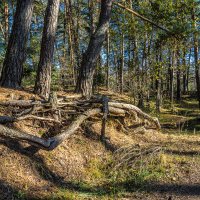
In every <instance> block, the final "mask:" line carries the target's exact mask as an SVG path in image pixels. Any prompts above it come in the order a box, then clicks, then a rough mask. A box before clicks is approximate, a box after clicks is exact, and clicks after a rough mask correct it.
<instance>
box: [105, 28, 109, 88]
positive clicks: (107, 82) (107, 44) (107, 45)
mask: <svg viewBox="0 0 200 200" xmlns="http://www.w3.org/2000/svg"><path fill="white" fill-rule="evenodd" d="M106 47H107V58H106V89H107V90H109V70H110V67H109V59H110V34H109V30H108V31H107V43H106Z"/></svg>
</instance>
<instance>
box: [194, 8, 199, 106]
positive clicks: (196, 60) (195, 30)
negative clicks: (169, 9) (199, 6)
mask: <svg viewBox="0 0 200 200" xmlns="http://www.w3.org/2000/svg"><path fill="white" fill-rule="evenodd" d="M192 21H193V28H194V33H193V43H194V63H195V77H196V87H197V100H198V102H199V108H200V72H199V63H198V54H199V48H198V32H197V24H196V16H195V9H194V8H193V13H192Z"/></svg>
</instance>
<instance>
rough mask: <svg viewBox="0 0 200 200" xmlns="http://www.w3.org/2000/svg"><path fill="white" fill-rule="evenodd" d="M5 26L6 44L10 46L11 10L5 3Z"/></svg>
mask: <svg viewBox="0 0 200 200" xmlns="http://www.w3.org/2000/svg"><path fill="white" fill-rule="evenodd" d="M4 24H5V25H4V26H5V42H6V44H8V38H9V8H8V3H7V2H6V1H4Z"/></svg>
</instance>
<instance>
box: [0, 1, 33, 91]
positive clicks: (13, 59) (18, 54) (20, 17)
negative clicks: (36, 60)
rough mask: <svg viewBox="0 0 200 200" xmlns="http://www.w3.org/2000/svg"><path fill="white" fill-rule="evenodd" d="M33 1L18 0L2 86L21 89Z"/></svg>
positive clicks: (0, 81) (1, 80) (0, 83)
mask: <svg viewBox="0 0 200 200" xmlns="http://www.w3.org/2000/svg"><path fill="white" fill-rule="evenodd" d="M33 2H34V1H33V0H18V1H17V7H16V12H15V16H14V22H13V27H12V32H11V35H10V39H9V42H8V47H7V51H6V56H5V60H4V63H3V70H2V76H1V79H0V85H1V86H4V87H9V88H20V87H21V81H22V75H23V64H24V62H25V50H26V43H27V38H28V34H29V30H30V24H31V18H32V14H33Z"/></svg>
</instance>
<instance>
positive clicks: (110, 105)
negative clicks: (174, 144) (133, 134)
mask: <svg viewBox="0 0 200 200" xmlns="http://www.w3.org/2000/svg"><path fill="white" fill-rule="evenodd" d="M53 96H54V97H55V95H53ZM0 105H4V106H7V105H9V106H12V107H15V108H18V109H17V110H15V112H14V114H13V116H0V124H6V123H12V122H16V121H21V120H30V119H31V120H39V121H45V122H47V123H53V124H54V123H59V124H61V125H62V123H63V121H64V120H66V119H65V118H66V117H65V116H66V113H67V114H69V113H70V114H77V113H79V115H78V116H77V118H76V119H75V120H74V121H72V122H71V124H70V125H69V126H67V127H66V126H63V128H62V130H61V132H60V134H57V135H56V136H53V137H49V138H41V137H38V136H34V135H33V134H31V133H25V132H22V131H19V130H15V129H12V128H8V127H7V126H4V125H0V136H2V137H6V138H12V139H16V140H18V141H26V142H28V143H30V144H31V145H33V146H36V147H38V148H41V149H45V150H53V149H55V148H56V147H57V146H58V145H60V144H61V143H62V142H63V141H65V140H66V139H67V138H69V137H70V136H71V135H73V134H75V133H76V131H77V130H78V129H79V128H80V127H81V125H82V124H83V122H84V121H86V120H87V119H88V118H91V117H94V116H97V117H100V118H101V119H102V131H101V139H102V140H106V139H107V138H106V122H107V119H108V118H109V116H117V117H119V116H120V117H122V118H125V117H126V116H129V117H130V116H132V117H134V118H135V120H136V121H137V119H138V118H140V119H143V120H147V121H148V126H150V127H151V128H155V129H157V130H159V129H160V128H161V127H160V124H159V121H158V119H157V118H153V117H151V116H150V115H148V114H146V113H144V112H143V111H142V110H140V109H139V108H138V107H136V106H134V105H131V104H126V103H119V102H112V101H109V99H108V98H107V97H105V96H103V97H94V98H92V99H91V100H88V101H87V100H77V101H73V102H71V101H70V102H67V100H65V101H64V102H63V99H62V100H60V99H57V97H55V99H54V100H52V99H50V100H49V101H48V102H47V101H24V100H15V101H13V100H12V101H6V102H0ZM72 108H73V110H71V109H72ZM21 109H23V110H21ZM68 111H69V112H68ZM44 113H45V114H48V113H50V114H51V118H50V117H49V116H48V117H44ZM38 115H42V116H38ZM102 115H103V117H102ZM144 124H145V123H143V125H144ZM122 126H125V124H122Z"/></svg>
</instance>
